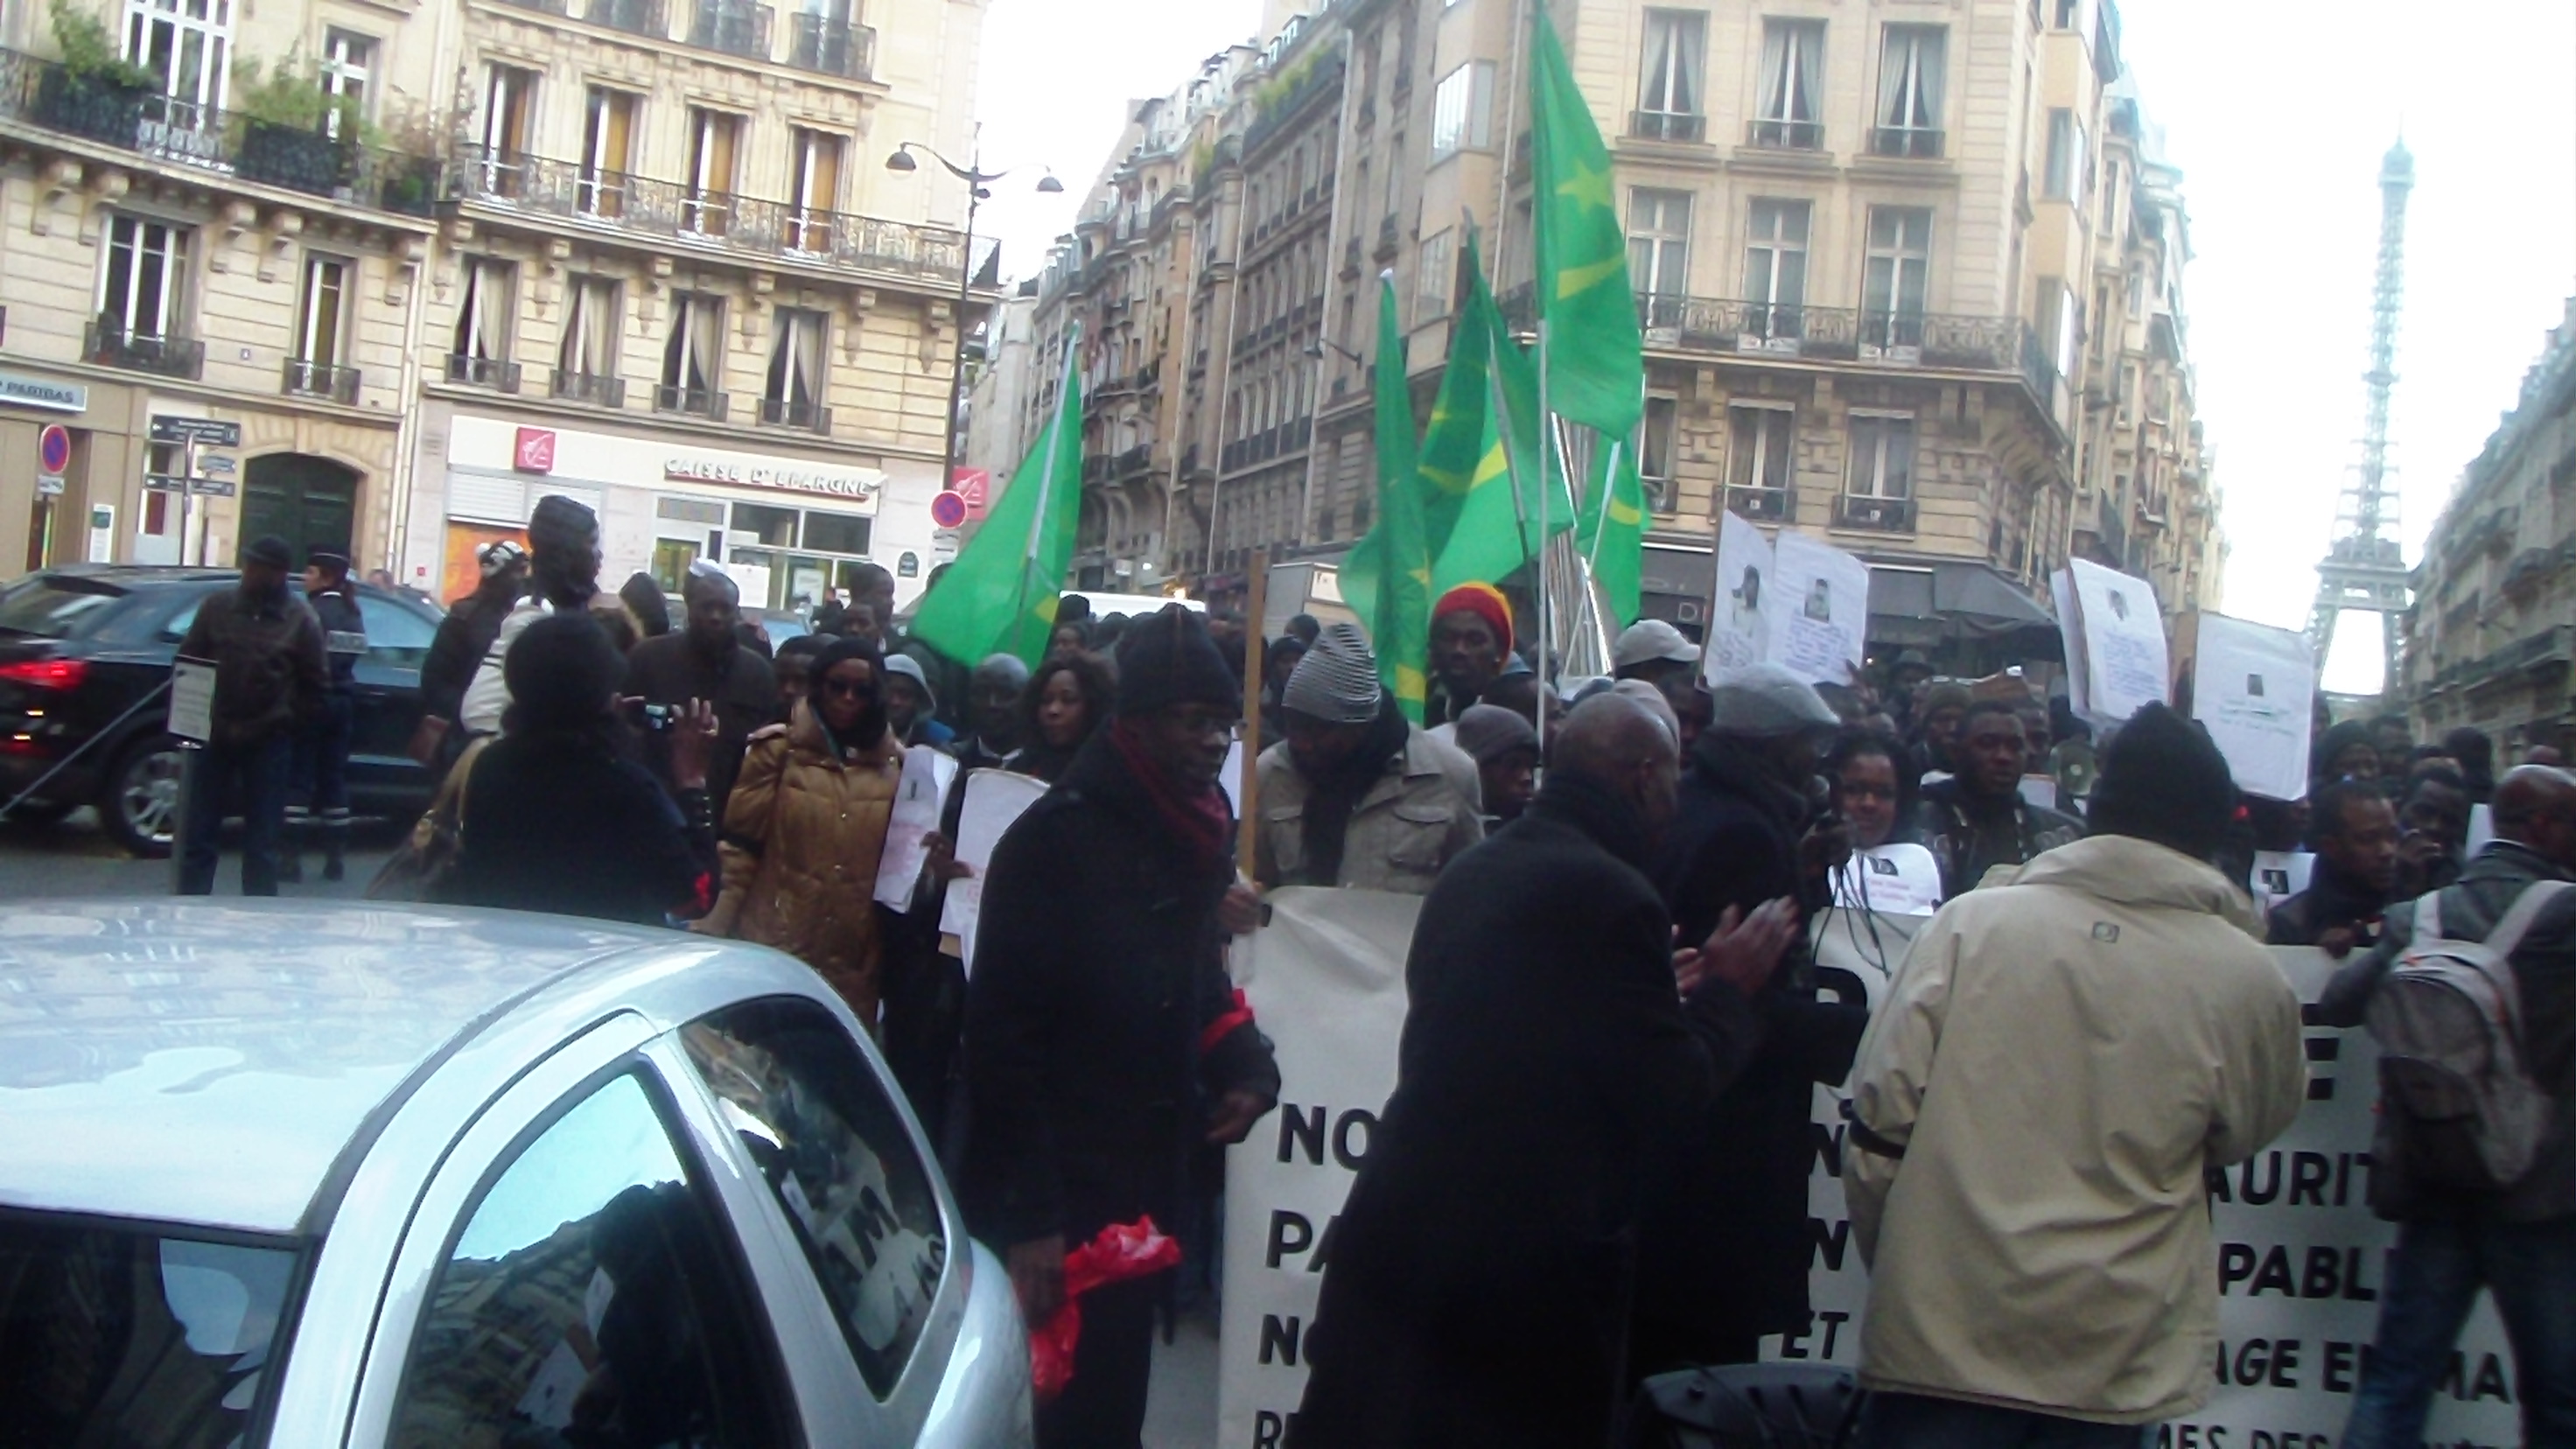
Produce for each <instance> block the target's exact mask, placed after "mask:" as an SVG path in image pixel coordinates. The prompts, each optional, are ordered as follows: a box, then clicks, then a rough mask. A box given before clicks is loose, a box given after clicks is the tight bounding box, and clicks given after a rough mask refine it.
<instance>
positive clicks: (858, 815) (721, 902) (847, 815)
mask: <svg viewBox="0 0 2576 1449" xmlns="http://www.w3.org/2000/svg"><path fill="white" fill-rule="evenodd" d="M884 666H885V661H884V658H883V657H882V656H881V655H880V654H879V653H878V652H877V646H876V643H875V641H873V640H869V639H864V638H859V637H857V636H852V635H844V636H841V637H839V638H836V639H833V640H832V641H831V642H830V643H828V644H827V645H825V646H824V648H823V650H822V652H821V653H819V654H817V655H815V656H814V661H813V665H812V670H811V673H810V675H809V677H810V678H811V679H812V681H813V683H812V686H811V690H810V692H809V693H808V694H807V696H806V698H805V700H804V701H803V702H802V703H801V704H800V705H799V706H798V707H797V708H796V710H795V713H794V715H793V717H792V718H791V719H790V720H789V721H788V723H786V724H784V725H772V726H770V727H769V728H767V729H765V730H762V731H760V732H759V733H757V734H755V735H753V736H752V737H751V747H750V749H749V751H748V752H747V753H745V755H744V756H743V762H742V773H741V774H740V775H739V776H738V777H736V779H735V781H734V787H733V796H732V798H731V800H730V801H729V802H728V803H727V804H726V806H725V818H724V833H723V837H722V842H721V845H720V854H721V856H722V859H723V862H724V886H723V892H722V894H720V895H719V896H718V897H717V898H716V906H715V909H714V910H713V911H712V912H710V913H709V914H708V915H707V918H706V919H705V920H703V921H701V922H699V923H698V929H699V930H700V931H702V932H704V933H706V934H708V935H714V936H731V937H733V938H735V939H736V940H742V941H757V942H759V943H760V944H762V945H764V946H774V947H776V948H778V949H779V950H781V951H785V952H786V953H788V954H789V955H791V956H794V957H795V958H797V959H798V960H800V961H803V962H804V963H805V964H806V965H808V966H811V967H813V968H814V969H815V970H816V971H819V972H821V973H822V975H823V979H824V980H826V981H829V982H830V983H831V984H832V989H833V990H835V991H838V992H839V993H840V994H841V999H842V1000H843V1001H846V1002H848V1003H849V1006H850V1010H851V1011H852V1012H853V1013H854V1014H856V1015H857V1017H858V1018H859V1020H860V1021H861V1022H864V1023H865V1024H866V1025H867V1027H868V1029H869V1030H871V1031H874V1030H875V1029H876V1025H877V1000H878V994H879V990H880V988H879V983H878V970H879V966H880V964H881V956H882V943H881V942H880V940H879V937H878V930H877V912H876V884H877V856H878V854H879V853H880V852H881V851H883V849H884V848H885V837H886V824H887V821H888V820H889V819H890V818H891V817H892V816H893V813H894V798H895V790H896V787H897V786H898V785H899V784H900V783H901V781H902V779H903V746H902V745H901V743H899V742H898V741H897V740H896V739H895V737H894V733H893V731H891V730H889V729H887V728H886V716H885V706H884V703H883V700H882V697H881V694H880V691H881V690H882V689H883V687H884V680H885V668H884Z"/></svg>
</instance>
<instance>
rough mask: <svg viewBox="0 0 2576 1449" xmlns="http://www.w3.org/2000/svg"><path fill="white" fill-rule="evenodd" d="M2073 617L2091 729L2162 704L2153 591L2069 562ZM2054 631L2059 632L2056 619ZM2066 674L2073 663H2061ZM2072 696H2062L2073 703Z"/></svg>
mask: <svg viewBox="0 0 2576 1449" xmlns="http://www.w3.org/2000/svg"><path fill="white" fill-rule="evenodd" d="M2067 572H2068V574H2069V575H2070V576H2071V577H2072V579H2073V581H2074V585H2075V617H2076V618H2077V620H2078V621H2080V622H2081V624H2082V626H2083V652H2084V666H2085V676H2086V677H2085V689H2084V693H2085V702H2086V704H2087V705H2088V706H2089V710H2088V713H2087V718H2088V719H2089V720H2090V721H2091V722H2092V723H2093V724H2095V725H2097V726H2098V725H2110V724H2117V723H2119V722H2120V721H2122V720H2124V719H2127V718H2128V717H2129V716H2131V715H2133V714H2136V713H2137V712H2138V711H2139V710H2141V709H2143V708H2145V707H2146V706H2147V705H2149V704H2161V703H2164V702H2165V694H2166V688H2165V686H2166V681H2167V680H2169V679H2170V678H2171V677H2172V671H2171V670H2169V669H2168V668H2167V667H2166V664H2165V658H2166V656H2165V619H2164V614H2163V612H2162V610H2161V609H2159V608H2158V606H2157V604H2156V591H2155V590H2154V589H2153V588H2151V587H2149V586H2148V584H2147V581H2146V580H2144V579H2133V578H2131V577H2129V576H2128V575H2127V574H2124V573H2117V572H2114V571H2113V570H2110V569H2106V568H2104V567H2102V566H2101V565H2100V564H2097V563H2093V562H2091V561H2090V560H2087V559H2080V558H2079V559H2073V560H2070V561H2069V562H2068V564H2067ZM2059 622H2060V627H2061V628H2062V627H2063V626H2064V620H2063V619H2061V620H2060V621H2059ZM2067 664H2068V668H2069V670H2070V672H2071V671H2072V669H2073V666H2074V660H2073V659H2072V658H2070V659H2069V660H2068V661H2067ZM2073 700H2074V696H2072V695H2071V694H2070V695H2069V696H2068V702H2069V703H2070V704H2072V703H2073Z"/></svg>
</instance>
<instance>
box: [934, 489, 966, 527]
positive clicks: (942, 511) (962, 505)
mask: <svg viewBox="0 0 2576 1449" xmlns="http://www.w3.org/2000/svg"><path fill="white" fill-rule="evenodd" d="M930 521H931V522H933V523H935V524H938V525H939V526H940V527H941V528H955V527H957V526H958V525H959V524H962V523H964V522H965V521H966V500H965V499H963V498H960V497H958V496H957V495H956V494H954V493H948V492H940V493H934V494H932V495H931V498H930Z"/></svg>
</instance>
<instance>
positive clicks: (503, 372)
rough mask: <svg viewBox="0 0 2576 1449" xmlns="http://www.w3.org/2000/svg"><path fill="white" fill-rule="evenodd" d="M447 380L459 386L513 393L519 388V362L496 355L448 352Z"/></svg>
mask: <svg viewBox="0 0 2576 1449" xmlns="http://www.w3.org/2000/svg"><path fill="white" fill-rule="evenodd" d="M447 380H448V381H449V382H452V383H455V384H457V385H459V386H461V387H486V388H490V389H491V390H492V391H494V392H507V393H515V392H517V391H518V390H519V364H517V363H515V362H504V361H503V360H501V359H500V358H497V357H467V356H465V355H464V354H462V353H453V352H452V353H449V354H448V357H447Z"/></svg>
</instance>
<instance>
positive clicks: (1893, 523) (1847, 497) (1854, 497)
mask: <svg viewBox="0 0 2576 1449" xmlns="http://www.w3.org/2000/svg"><path fill="white" fill-rule="evenodd" d="M1834 527H1836V528H1857V529H1865V530H1867V531H1869V532H1872V533H1912V532H1913V531H1914V500H1913V499H1911V498H1873V497H1869V496H1867V495H1864V494H1858V493H1846V494H1844V495H1842V496H1841V497H1839V498H1836V499H1835V500H1834Z"/></svg>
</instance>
